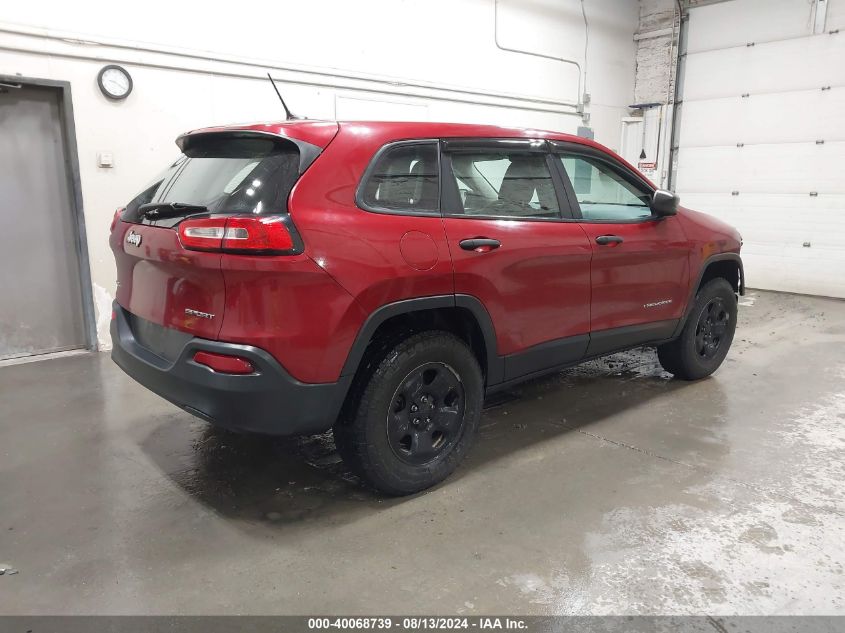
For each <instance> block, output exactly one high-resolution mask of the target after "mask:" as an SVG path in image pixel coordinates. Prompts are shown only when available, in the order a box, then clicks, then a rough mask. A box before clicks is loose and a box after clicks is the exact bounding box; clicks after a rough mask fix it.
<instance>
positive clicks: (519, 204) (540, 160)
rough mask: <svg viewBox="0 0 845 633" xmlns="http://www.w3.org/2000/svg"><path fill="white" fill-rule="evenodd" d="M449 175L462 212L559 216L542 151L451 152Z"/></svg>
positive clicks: (518, 215) (494, 214)
mask: <svg viewBox="0 0 845 633" xmlns="http://www.w3.org/2000/svg"><path fill="white" fill-rule="evenodd" d="M452 174H453V175H454V177H455V182H456V184H457V186H458V191H459V193H460V198H461V204H462V212H463V214H464V215H489V216H498V217H518V218H558V217H560V209H559V207H558V204H557V198H556V197H555V189H554V185H553V184H552V177H551V174H550V173H549V167H548V165H547V163H546V156H545V154H540V153H536V152H524V151H518V150H512V151H489V150H484V151H478V152H463V151H459V152H455V153H454V154H452Z"/></svg>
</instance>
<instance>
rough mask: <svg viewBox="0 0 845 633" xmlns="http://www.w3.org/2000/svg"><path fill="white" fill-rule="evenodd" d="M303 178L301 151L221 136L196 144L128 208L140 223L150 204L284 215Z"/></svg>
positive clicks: (125, 216)
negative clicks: (143, 207)
mask: <svg viewBox="0 0 845 633" xmlns="http://www.w3.org/2000/svg"><path fill="white" fill-rule="evenodd" d="M298 178H299V151H298V150H297V148H296V147H295V146H293V145H291V144H290V143H287V142H284V141H277V140H276V139H264V138H216V139H208V140H204V141H201V142H198V143H194V144H192V145H191V146H190V147H189V148H188V149H187V150H186V153H185V154H183V155H182V156H180V157H179V158H178V159H177V160H176V161H175V162H174V163H173V164H172V165H170V166H169V167H168V168H167V169H165V170H163V171H162V173H160V174H159V175H158V176H157V177H156V178H155V179H153V181H152V182H151V183H150V184H149V185H147V187H145V188H144V190H143V191H142V192H141V193H139V194H138V195H137V196H135V198H133V199H132V201H131V202H130V203H129V204H128V205H127V206H126V211H125V212H124V214H123V219H124V220H126V221H129V222H138V221H139V220H140V216H139V212H138V208H139V207H140V206H141V205H143V204H148V203H170V202H178V203H182V204H190V205H202V206H204V207H207V208H208V211H209V213H253V214H263V213H275V214H278V213H284V212H286V211H287V198H288V195H289V194H290V190H291V189H292V188H293V185H294V184H295V183H296V180H297V179H298Z"/></svg>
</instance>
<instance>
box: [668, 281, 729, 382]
mask: <svg viewBox="0 0 845 633" xmlns="http://www.w3.org/2000/svg"><path fill="white" fill-rule="evenodd" d="M736 316H737V302H736V294H735V293H734V289H733V287H732V286H731V284H730V283H728V281H727V280H725V279H722V278H718V279H713V280H711V281H708V282H707V283H706V284H705V285H704V286H702V288H701V289H700V290H699V291H698V293H697V294H696V296H695V303H694V304H693V308H692V310H691V311H690V314H689V316H688V317H687V322H686V325H685V326H684V329H683V331H682V332H681V335H680V336H679V337H678V338H677V339H675V340H674V341H672V342H671V343H666V344H665V345H660V346H659V347H658V348H657V357H658V359H659V360H660V364H661V365H663V368H664V369H665V370H666V371H668V372H670V373H672V374H674V375H675V377H676V378H681V379H683V380H698V379H699V378H704V377H705V376H709V375H710V374H712V373H713V372H714V371H716V370H717V369H718V368H719V366H720V365H721V364H722V361H724V360H725V356H727V354H728V350H729V349H730V347H731V343H732V342H733V338H734V331H735V330H736Z"/></svg>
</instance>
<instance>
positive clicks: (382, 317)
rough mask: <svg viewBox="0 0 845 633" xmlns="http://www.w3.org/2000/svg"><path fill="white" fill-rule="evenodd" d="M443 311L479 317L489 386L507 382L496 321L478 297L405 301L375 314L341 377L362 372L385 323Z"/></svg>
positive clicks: (427, 298) (439, 297)
mask: <svg viewBox="0 0 845 633" xmlns="http://www.w3.org/2000/svg"><path fill="white" fill-rule="evenodd" d="M439 308H464V309H466V310H469V311H470V313H472V315H473V317H475V320H476V323H477V324H478V327H479V328H480V329H481V334H482V336H483V338H484V347H485V351H486V356H487V367H486V372H485V374H486V377H487V385H488V386H490V385H493V384H497V383H500V382H502V380H504V374H505V370H504V360H503V359H502V358H501V357H500V356H499V355H498V352H497V350H496V330H495V329H494V327H493V320H492V319H491V318H490V314H489V313H488V312H487V309H486V308H485V307H484V305H483V304H482V303H481V301H479V300H478V299H477V298H476V297H473V296H471V295H464V294H455V295H434V296H430V297H419V298H414V299H402V300H400V301H394V302H393V303H388V304H386V305H383V306H382V307H380V308H378V309H377V310H375V311H374V312H373V313H372V314H370V316H369V317H367V320H366V321H364V325H362V326H361V328H360V329H359V330H358V335H357V336H356V337H355V341H354V342H353V344H352V347H351V348H350V350H349V354H348V355H347V357H346V362H345V363H344V364H343V369H342V370H341V372H340V375H341V377H344V376H352V375H354V374H355V372H356V371H357V370H358V366H359V365H360V363H361V359H362V358H363V357H364V352H365V351H366V349H367V346H368V345H369V344H370V341H371V340H372V338H373V335H374V334H375V333H376V330H378V328H379V326H381V325H382V324H383V323H384V322H385V321H387V320H388V319H391V318H393V317H397V316H400V315H402V314H411V313H413V312H421V311H423V310H436V309H439Z"/></svg>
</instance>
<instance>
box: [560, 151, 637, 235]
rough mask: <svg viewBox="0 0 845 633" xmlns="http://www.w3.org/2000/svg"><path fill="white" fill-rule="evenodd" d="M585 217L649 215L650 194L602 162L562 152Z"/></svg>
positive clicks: (618, 219) (605, 218)
mask: <svg viewBox="0 0 845 633" xmlns="http://www.w3.org/2000/svg"><path fill="white" fill-rule="evenodd" d="M560 160H561V162H562V163H563V168H564V170H565V171H566V173H567V175H568V176H569V180H570V181H571V182H572V187H573V188H574V189H575V197H576V198H577V199H578V204H579V205H580V207H581V216H582V217H583V218H584V219H585V220H603V221H616V222H626V221H631V220H642V219H644V218H649V217H651V208H650V206H649V204H650V201H651V193H650V192H649V191H648V190H646V188H645V187H640V186H637V185H635V184H633V183H631V182H629V181H628V180H626V179H625V178H623V177H622V175H621V174H619V173H618V172H617V171H615V170H614V169H613V168H612V167H610V165H608V164H606V163H605V162H604V161H601V160H598V159H594V158H591V157H588V156H578V155H574V154H561V155H560Z"/></svg>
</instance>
